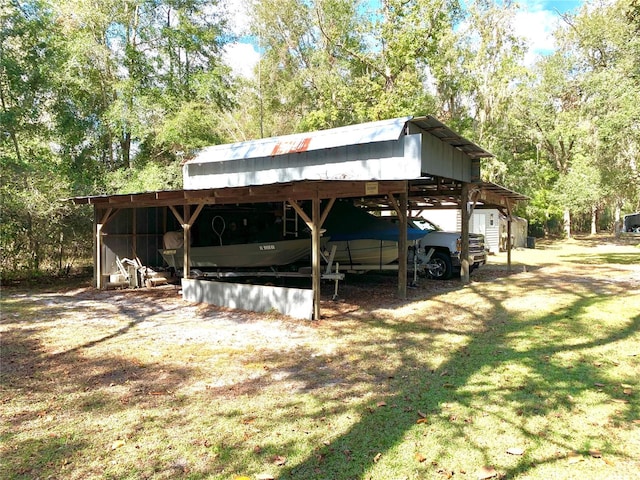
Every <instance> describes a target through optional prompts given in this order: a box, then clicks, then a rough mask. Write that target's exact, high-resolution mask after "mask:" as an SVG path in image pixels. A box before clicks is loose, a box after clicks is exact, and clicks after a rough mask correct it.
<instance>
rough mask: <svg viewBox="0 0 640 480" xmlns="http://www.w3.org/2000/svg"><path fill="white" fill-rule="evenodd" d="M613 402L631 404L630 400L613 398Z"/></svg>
mask: <svg viewBox="0 0 640 480" xmlns="http://www.w3.org/2000/svg"><path fill="white" fill-rule="evenodd" d="M611 401H612V402H615V403H629V400H625V399H623V398H612V399H611Z"/></svg>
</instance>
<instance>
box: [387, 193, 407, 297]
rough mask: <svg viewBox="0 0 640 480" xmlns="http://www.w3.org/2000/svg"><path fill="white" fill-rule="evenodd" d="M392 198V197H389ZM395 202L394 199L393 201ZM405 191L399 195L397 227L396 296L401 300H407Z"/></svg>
mask: <svg viewBox="0 0 640 480" xmlns="http://www.w3.org/2000/svg"><path fill="white" fill-rule="evenodd" d="M390 198H393V196H390ZM394 201H395V199H394ZM407 203H408V199H407V190H406V185H405V191H404V192H402V193H401V194H400V200H399V205H398V204H396V206H398V207H399V209H398V212H399V215H398V217H399V219H400V224H399V225H398V230H399V231H398V296H399V297H400V298H402V299H406V298H407Z"/></svg>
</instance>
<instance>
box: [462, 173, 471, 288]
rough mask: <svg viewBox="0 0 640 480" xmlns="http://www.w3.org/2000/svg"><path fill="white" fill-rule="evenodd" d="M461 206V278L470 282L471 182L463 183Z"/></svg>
mask: <svg viewBox="0 0 640 480" xmlns="http://www.w3.org/2000/svg"><path fill="white" fill-rule="evenodd" d="M460 207H461V211H462V221H461V223H462V229H461V230H462V232H461V237H462V238H461V243H462V245H461V251H460V278H461V279H462V283H469V281H470V280H469V273H470V272H469V267H470V266H469V220H470V219H471V216H470V211H469V209H470V205H469V184H468V183H464V184H463V185H462V194H461V198H460Z"/></svg>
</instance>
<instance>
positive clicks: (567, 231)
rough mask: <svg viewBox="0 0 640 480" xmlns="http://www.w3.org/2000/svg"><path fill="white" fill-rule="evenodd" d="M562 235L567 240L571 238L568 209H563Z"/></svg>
mask: <svg viewBox="0 0 640 480" xmlns="http://www.w3.org/2000/svg"><path fill="white" fill-rule="evenodd" d="M563 218H564V234H565V236H566V237H567V238H571V212H570V211H569V208H568V207H565V209H564V216H563Z"/></svg>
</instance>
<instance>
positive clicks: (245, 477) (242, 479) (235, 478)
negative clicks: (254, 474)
mask: <svg viewBox="0 0 640 480" xmlns="http://www.w3.org/2000/svg"><path fill="white" fill-rule="evenodd" d="M233 480H251V478H250V477H247V476H244V475H243V476H242V477H233Z"/></svg>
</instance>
